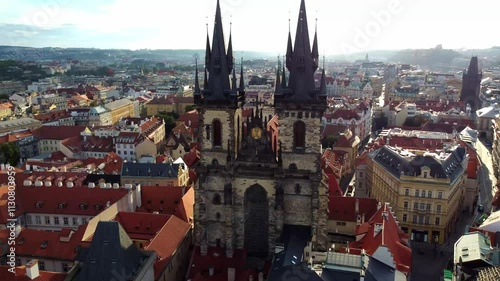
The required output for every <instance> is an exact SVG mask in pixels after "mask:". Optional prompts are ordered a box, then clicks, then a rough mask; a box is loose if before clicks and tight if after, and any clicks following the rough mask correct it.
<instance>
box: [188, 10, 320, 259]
mask: <svg viewBox="0 0 500 281" xmlns="http://www.w3.org/2000/svg"><path fill="white" fill-rule="evenodd" d="M291 41H292V40H291V34H289V42H288V43H289V44H288V52H287V56H286V61H285V62H284V64H285V65H286V68H288V71H289V79H287V75H286V70H285V66H283V71H281V67H278V69H279V70H278V71H277V73H276V75H277V83H276V89H275V92H276V93H275V113H276V115H277V116H278V119H276V118H273V121H272V122H269V121H271V120H268V119H267V116H264V114H263V113H262V108H259V106H260V102H257V103H256V106H255V108H253V109H252V113H251V116H247V117H246V118H245V119H243V118H242V107H243V105H244V98H245V92H244V83H243V68H242V67H241V69H240V75H239V76H240V83H239V86H237V85H236V84H237V83H236V71H235V69H234V64H233V58H232V54H231V50H232V42H231V39H229V46H228V51H226V50H225V48H224V46H225V45H224V36H223V31H222V24H221V14H220V6H219V3H218V1H217V11H216V17H215V27H214V36H213V42H212V45H211V46H210V41H209V40H208V38H207V48H206V66H205V79H204V87H203V90H201V87H200V85H199V84H198V82H196V84H195V103H196V105H197V108H198V110H199V111H200V116H201V117H200V119H201V120H200V124H201V127H200V130H201V131H200V138H199V142H200V144H201V161H200V163H199V165H198V166H197V167H196V172H197V175H198V182H197V184H196V186H195V208H194V220H195V244H196V245H197V246H199V247H200V249H201V253H202V254H206V253H207V249H208V247H221V248H224V249H225V253H226V256H228V257H232V256H233V254H234V251H235V250H236V249H245V250H246V252H247V254H248V256H252V257H256V258H261V259H268V258H270V257H271V256H272V255H273V254H274V253H275V246H276V245H277V243H279V239H280V237H282V233H283V229H285V228H286V229H288V230H287V231H290V229H295V230H296V231H302V233H304V232H307V233H309V234H310V239H311V240H312V242H313V247H314V248H315V249H317V250H326V249H327V247H328V237H327V222H328V188H327V181H326V179H325V178H324V177H323V176H322V171H321V168H320V164H319V163H320V161H319V159H320V157H321V147H320V145H321V144H320V121H321V117H322V114H323V111H324V110H325V107H326V83H325V77H324V76H325V74H324V71H323V77H322V81H321V83H320V84H321V86H320V87H319V88H317V87H316V81H315V80H314V73H315V71H316V70H317V69H318V58H319V54H318V40H317V36H316V35H315V37H314V41H313V44H312V48H311V44H310V41H309V31H308V25H307V16H306V10H305V3H304V0H302V2H301V12H300V16H299V23H298V27H297V34H296V37H295V45H294V46H292V42H291ZM231 73H232V75H231ZM197 75H198V72H196V77H197ZM269 124H273V126H271V125H269ZM275 125H276V126H275Z"/></svg>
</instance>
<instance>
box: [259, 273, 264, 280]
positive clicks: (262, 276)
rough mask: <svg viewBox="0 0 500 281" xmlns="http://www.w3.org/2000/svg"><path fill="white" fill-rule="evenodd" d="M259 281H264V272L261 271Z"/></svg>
mask: <svg viewBox="0 0 500 281" xmlns="http://www.w3.org/2000/svg"><path fill="white" fill-rule="evenodd" d="M259 281H264V273H262V272H259Z"/></svg>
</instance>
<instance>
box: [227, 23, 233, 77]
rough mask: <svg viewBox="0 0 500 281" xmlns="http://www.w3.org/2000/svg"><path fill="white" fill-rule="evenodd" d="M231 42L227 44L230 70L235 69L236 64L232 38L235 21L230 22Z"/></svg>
mask: <svg viewBox="0 0 500 281" xmlns="http://www.w3.org/2000/svg"><path fill="white" fill-rule="evenodd" d="M229 26H230V27H229V43H228V46H227V67H228V69H229V71H231V70H232V69H233V66H234V58H233V40H232V37H233V36H232V33H233V32H232V31H233V23H232V22H231V23H230V24H229Z"/></svg>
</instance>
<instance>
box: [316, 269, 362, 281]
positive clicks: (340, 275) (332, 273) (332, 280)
mask: <svg viewBox="0 0 500 281" xmlns="http://www.w3.org/2000/svg"><path fill="white" fill-rule="evenodd" d="M359 275H360V274H359V272H350V271H341V270H334V269H327V268H325V269H323V272H322V273H321V279H323V281H359V280H360V279H361V277H360V276H359ZM365 280H366V279H365Z"/></svg>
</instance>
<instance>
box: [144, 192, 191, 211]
mask: <svg viewBox="0 0 500 281" xmlns="http://www.w3.org/2000/svg"><path fill="white" fill-rule="evenodd" d="M186 190H187V188H186ZM141 192H142V196H141V199H142V207H141V208H139V210H138V211H139V212H159V213H160V214H169V215H173V214H175V212H176V209H177V206H178V204H179V203H180V202H181V200H182V196H183V194H182V187H181V186H143V187H142V188H141Z"/></svg>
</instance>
